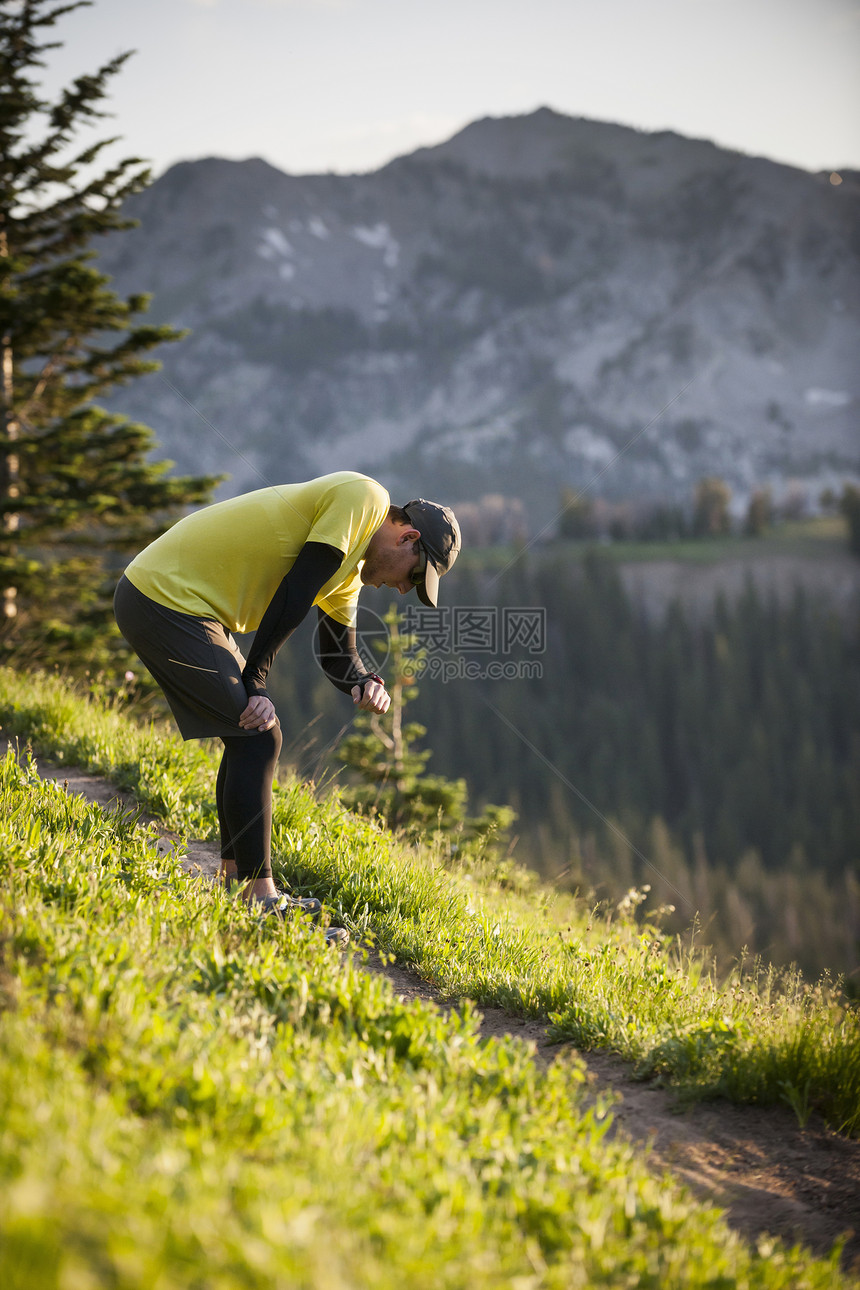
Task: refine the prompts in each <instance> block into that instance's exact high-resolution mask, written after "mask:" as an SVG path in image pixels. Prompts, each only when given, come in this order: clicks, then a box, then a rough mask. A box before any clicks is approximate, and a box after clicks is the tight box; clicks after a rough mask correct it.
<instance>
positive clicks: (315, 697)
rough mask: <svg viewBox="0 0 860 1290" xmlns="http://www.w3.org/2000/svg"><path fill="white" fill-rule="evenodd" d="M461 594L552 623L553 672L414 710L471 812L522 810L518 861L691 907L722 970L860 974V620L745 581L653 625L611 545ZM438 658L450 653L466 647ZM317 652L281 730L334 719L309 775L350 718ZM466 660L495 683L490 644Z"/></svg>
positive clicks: (298, 667)
mask: <svg viewBox="0 0 860 1290" xmlns="http://www.w3.org/2000/svg"><path fill="white" fill-rule="evenodd" d="M451 581H452V583H453V582H454V575H452V576H451ZM451 590H452V591H453V592H454V598H455V601H456V604H457V605H458V606H461V607H463V606H470V605H472V606H477V607H480V606H490V607H494V609H495V610H496V612H497V613H499V614H501V612H502V611H503V610H504V609H505V608H508V609H511V608H517V607H534V608H541V609H544V610H545V614H546V638H545V649H544V652H543V653H541V654H540V655H539V656H536V655H529V657H528V661H529V664H530V668H529V669H524V671H529V670H530V671H532V672H533V671H534V668H533V666H531V665H533V664H534V662H536V661H539V662H540V664H541V671H542V675H541V676H539V677H537V676H534V675H532V676H531V677H530V678H529V677H528V676H526V675H523V676H522V677H521V678H520V679H508V680H490V679H477V677H475V678H473V679H466V678H462V677H458V678H457V679H452V680H450V681H448V682H447V683H442V682H441V681H440V680H438V679H437V680H434V679H432V677H431V676H430V675H429V674H428V675H427V676H426V677H425V678H424V680H423V681H422V683H421V685H420V690H419V695H418V697H417V699H416V700H415V701H414V703H413V705H412V706H411V707H410V715H414V716H415V718H416V719H417V720H419V721H421V722H422V723H423V724H424V725H426V727H427V730H428V734H427V743H428V745H429V746H430V747H432V749H433V757H432V759H431V761H430V766H429V769H430V770H432V771H435V772H436V773H438V774H443V775H446V776H451V777H459V776H463V777H465V779H466V780H467V782H468V783H469V785H470V788H471V790H472V793H473V794H474V797H475V804H476V805H477V804H479V803H480V802H482V801H491V802H498V803H509V804H510V805H511V806H513V807H514V808H515V809H516V811H517V812H518V814H519V821H518V824H517V826H515V827H516V831H517V833H518V835H519V841H518V844H517V847H516V856H517V858H518V859H519V860H520V861H521V862H522V863H527V864H531V865H532V866H533V867H535V868H537V869H538V870H540V871H541V872H542V873H543V874H544V875H545V876H557V875H558V876H559V877H558V881H559V882H560V883H562V884H563V885H564V886H569V887H579V888H580V889H583V890H586V891H588V890H592V889H593V890H594V891H595V893H596V895H597V896H601V897H603V898H606V899H611V900H617V899H621V898H622V897H623V895H624V892H625V891H626V889H627V887H628V886H629V885H637V886H640V887H641V886H642V885H643V884H645V883H650V884H651V887H652V893H651V900H652V903H654V902H655V901H657V902H658V903H659V902H663V903H667V904H674V905H675V906H676V911H675V914H674V915H673V922H672V925H673V926H675V927H677V928H678V930H680V929H681V928H682V927H685V926H688V925H689V924H690V921H691V919H692V917H693V915H694V914H696V913H697V914H698V915H699V917H700V921H702V922H703V923H704V924H705V926H704V931H703V937H704V939H705V940H706V941H708V942H709V943H711V944H714V945H715V947H716V948H717V949H718V950H719V952H720V954H721V955H722V956H723V957H724V958H725V957H729V958H730V957H732V956H733V955H736V954H738V953H739V952H740V950H741V949H742V948H743V947H744V946H746V947H748V948H749V949H750V950H751V951H753V952H760V953H762V954H763V955H765V957H767V958H768V959H770V960H772V961H776V962H788V961H791V960H794V961H797V962H798V963H800V965H801V966H802V967H804V968H805V969H806V970H807V971H812V972H815V971H818V970H822V969H824V968H830V969H832V970H834V971H845V972H849V971H851V970H853V969H854V968H856V967H857V965H858V961H860V959H858V942H859V941H860V882H858V878H857V860H858V856H860V794H858V791H857V789H858V785H860V684H858V675H860V672H858V663H860V633H858V630H857V624H855V625H854V627H853V628H846V625H845V623H844V621H840V620H839V619H837V617H836V615H835V614H833V613H831V611H830V610H829V608H828V607H827V605H826V604H825V603H824V602H820V601H818V600H816V599H814V598H811V597H810V596H809V595H807V594H804V593H803V592H802V591H801V590H798V591H797V592H796V594H795V596H794V598H793V600H792V601H791V602H790V603H779V602H777V601H776V600H775V599H768V598H765V597H763V596H762V594H761V593H760V592H758V591H756V590H755V588H754V587H753V586H752V584H750V585H749V587H748V588H747V590H746V591H745V593H744V594H743V595H742V596H741V597H740V598H739V599H738V600H737V601H736V602H734V603H731V604H729V603H727V602H726V601H725V600H723V599H718V600H717V601H716V603H715V605H714V610H713V614H712V616H711V617H710V619H708V620H707V621H701V620H700V619H698V618H697V619H696V620H695V621H693V620H692V619H690V618H688V617H687V616H686V615H685V613H684V611H683V609H682V608H681V606H680V605H678V604H675V605H674V606H673V607H672V608H671V610H670V611H669V612H668V614H667V615H666V616H665V618H664V619H662V620H658V621H654V620H653V619H650V620H649V618H647V617H646V616H645V614H644V613H642V612H640V611H639V610H638V609H637V608H636V607H635V606H634V603H633V602H632V601H631V600H630V599H629V598H628V596H627V595H626V593H625V591H624V588H623V586H622V583H621V580H620V578H619V575H618V572H617V569H616V567H615V565H614V563H613V562H612V561H610V560H609V559H607V558H605V557H603V556H601V555H600V554H597V553H591V554H589V555H588V557H587V558H586V559H585V561H584V562H582V563H581V564H580V563H579V562H577V564H576V565H574V564H572V563H571V562H569V561H567V560H565V558H564V555H563V554H562V553H561V552H556V553H552V552H551V551H545V552H543V553H541V554H540V555H539V556H534V557H532V556H527V557H523V558H521V559H520V560H518V561H517V562H516V563H515V564H514V565H513V566H512V567H511V568H510V569H509V570H508V571H507V572H505V573H504V574H503V575H502V576H500V577H496V576H495V575H493V574H491V573H489V572H484V573H482V572H480V571H476V570H475V569H464V570H463V571H462V572H459V573H458V576H457V578H456V583H455V586H454V587H452V588H451ZM402 604H405V602H402ZM439 644H440V645H441V653H440V647H439V645H437V647H436V654H437V657H440V656H445V650H446V647H450V645H451V644H452V642H451V640H450V639H448V638H444V639H442V640H441V642H440V643H439ZM499 649H501V646H499ZM433 652H434V651H433V650H432V649H431V658H432V657H433ZM307 653H308V651H306V650H302V649H293V650H292V651H291V654H292V658H291V660H290V667H282V668H280V669H279V675H280V677H281V678H282V679H281V681H280V682H279V685H281V686H283V689H282V690H280V691H279V693H280V696H281V697H282V699H283V701H284V704H283V706H284V718H285V726H286V727H287V731H288V737H289V730H290V727H292V729H293V732H294V734H295V735H299V725H298V723H299V722H300V721H301V716H304V719H305V720H306V721H309V720H310V719H311V718H312V716H313V715H314V714H315V713H316V712H318V711H319V710H320V706H322V708H323V709H324V710H325V712H326V714H327V716H326V717H324V718H323V719H322V720H320V721H318V722H317V724H316V725H315V726H313V727H311V729H310V730H309V731H307V732H305V734H304V735H302V736H300V742H301V739H302V738H304V737H307V739H308V740H309V742H308V744H307V745H306V746H305V748H304V750H302V749H301V748H300V747H294V752H296V753H298V754H299V757H298V760H300V761H303V763H304V766H303V768H304V769H305V770H307V769H314V767H315V766H316V768H319V766H320V764H321V763H320V761H319V757H320V754H321V753H322V751H323V747H324V743H325V740H326V739H327V738H330V737H331V736H332V734H333V733H335V732H336V728H337V727H336V726H335V724H334V722H335V721H338V720H339V721H341V722H342V721H347V720H348V719H349V712H347V711H344V709H343V707H342V704H339V703H338V702H337V695H335V694H334V693H333V692H332V694H331V696H329V695H328V694H327V693H326V684H327V683H326V682H325V681H324V680H323V679H322V678H321V677H320V676H319V674H317V678H316V679H315V678H314V677H313V676H312V675H310V674H308V672H307V671H306V669H307V668H308V666H309V663H308V658H307ZM516 657H517V655H516V650H514V651H513V652H512V653H511V655H510V658H509V660H508V661H509V662H515V661H516ZM466 658H467V659H470V660H471V662H472V663H473V664H475V669H473V670H475V671H477V672H479V673H480V674H481V675H484V674H485V673H486V663H487V661H488V655H487V654H486V652H484V653H483V654H480V653H476V654H473V655H466ZM511 670H513V669H511ZM451 671H452V672H453V671H454V669H453V668H452V669H451ZM288 691H289V692H288ZM488 705H492V707H491V706H488ZM494 709H495V711H494ZM291 714H292V717H291ZM300 714H301V715H300ZM292 718H295V720H294V719H292ZM332 718H334V721H333V720H332ZM314 732H317V734H318V738H317V740H316V741H315V742H314V740H313V733H314Z"/></svg>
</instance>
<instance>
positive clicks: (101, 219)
mask: <svg viewBox="0 0 860 1290" xmlns="http://www.w3.org/2000/svg"><path fill="white" fill-rule="evenodd" d="M79 7H81V5H80V4H79V3H71V4H61V5H56V4H51V3H49V0H19V2H18V3H14V4H13V3H10V2H9V0H0V353H1V354H2V381H0V588H2V589H3V591H2V597H3V606H2V612H0V648H2V653H3V654H5V656H6V657H9V656H12V655H13V654H14V655H17V656H19V657H20V656H22V655H24V656H26V658H27V659H28V660H32V661H35V662H37V663H39V664H42V665H44V664H48V663H55V662H61V663H63V664H64V665H66V666H72V667H76V668H78V669H80V668H83V667H84V666H104V665H106V664H108V663H109V662H110V659H111V657H112V655H113V654H114V653H115V652H116V651H117V650H119V649H120V648H121V642H120V639H119V636H118V634H117V633H116V630H115V628H114V627H113V618H112V614H111V612H110V594H111V592H112V587H113V583H114V581H115V576H116V573H117V571H118V568H119V567H121V564H122V556H123V554H124V553H128V552H131V551H136V550H138V549H139V548H140V547H142V546H144V545H146V543H147V542H149V541H151V540H152V538H154V537H155V536H157V535H158V534H159V533H160V532H162V531H163V530H164V528H165V527H167V525H168V523H169V521H170V520H171V518H173V517H175V515H176V513H177V512H178V511H181V510H182V509H184V508H185V507H186V506H188V505H190V504H196V503H200V502H203V501H206V500H208V499H209V495H210V493H211V488H212V486H213V484H214V483H215V482H217V481H215V480H213V479H211V478H202V477H201V478H169V477H168V475H167V471H168V469H169V466H170V464H171V463H168V462H161V463H158V464H152V463H150V462H148V461H147V459H146V458H147V454H148V453H149V452H150V451H151V449H152V448H153V446H154V437H153V435H152V433H151V431H150V430H148V429H147V428H146V427H145V426H142V425H137V424H132V423H130V422H129V421H127V420H125V419H124V418H122V417H120V416H117V415H115V414H112V413H110V412H107V411H106V410H105V409H103V408H101V407H99V406H98V405H97V404H96V403H95V402H94V400H96V399H97V398H99V397H100V396H102V395H104V394H105V393H106V392H107V391H109V390H111V389H113V388H114V387H116V386H119V385H122V384H125V383H126V382H127V381H129V380H131V379H132V378H134V377H135V376H138V375H140V374H141V373H143V372H148V371H152V370H154V369H155V368H157V367H158V366H159V365H158V363H155V362H153V361H151V360H150V359H147V358H145V357H144V355H146V354H147V353H148V352H149V351H150V350H152V349H153V348H154V347H155V346H156V345H158V344H160V343H161V342H162V341H170V340H177V339H179V337H180V335H181V333H179V332H176V331H175V330H173V329H172V328H170V327H165V326H160V327H158V326H145V325H136V324H135V323H134V322H133V319H134V316H135V315H137V314H140V313H141V312H143V311H144V310H145V309H146V307H147V304H148V298H147V297H145V296H142V295H134V296H131V297H129V298H128V299H126V300H123V299H120V298H119V297H118V296H117V295H116V294H115V293H114V292H113V291H112V290H111V289H110V287H109V285H108V283H109V280H108V278H107V277H106V276H105V275H103V274H101V273H99V272H98V270H97V269H96V268H95V266H94V265H93V263H92V261H93V258H94V252H93V251H92V250H91V249H90V243H91V241H92V239H93V238H94V237H98V236H104V235H105V234H109V233H113V232H115V231H118V230H121V229H126V228H129V227H131V226H132V224H133V221H131V220H128V219H126V218H124V217H123V215H122V214H121V207H122V204H123V202H124V201H125V199H126V198H127V197H128V196H130V195H131V194H132V193H136V192H138V191H139V190H141V189H142V188H144V187H145V186H146V184H147V183H148V182H149V172H148V171H147V170H146V169H145V168H143V167H142V165H141V163H140V161H139V160H137V159H136V158H131V159H127V160H124V161H121V162H119V163H117V164H115V165H112V166H110V167H108V168H106V169H104V170H103V171H102V172H101V173H100V174H99V173H96V172H97V171H98V169H99V166H98V164H97V163H98V162H99V157H100V154H101V152H102V150H103V149H104V148H105V147H106V146H107V145H108V144H111V143H113V142H114V140H113V139H102V140H100V141H99V142H90V143H83V144H81V143H79V142H78V136H79V135H80V134H81V132H82V131H85V130H86V129H87V128H88V127H90V126H92V125H93V123H94V122H95V121H96V120H97V119H99V118H101V117H103V116H104V115H106V114H105V113H104V112H103V111H102V110H100V104H101V103H102V100H103V99H104V98H105V96H106V92H107V86H108V82H109V81H110V79H111V77H113V76H114V75H115V74H116V73H117V72H118V71H119V70H120V68H121V67H122V65H123V63H124V62H125V60H126V58H127V57H128V55H126V54H123V55H120V56H118V57H116V58H114V59H112V60H111V61H110V62H109V63H106V64H105V65H104V66H103V67H101V68H100V69H99V70H98V71H96V72H95V73H93V74H91V75H85V76H81V77H79V78H77V79H76V80H75V81H74V82H73V84H72V85H71V86H69V87H67V88H66V89H64V90H63V91H62V92H61V93H60V95H59V96H58V98H57V99H56V101H55V102H48V101H46V100H45V99H44V98H43V97H42V96H41V94H40V91H39V87H38V82H37V75H38V69H40V68H42V67H43V66H44V60H43V55H44V54H45V52H46V51H48V50H50V49H53V48H56V47H57V42H53V43H49V42H48V41H47V40H46V36H47V35H48V33H49V32H50V29H51V28H53V27H54V26H55V24H56V23H57V21H58V20H59V19H60V18H61V17H63V16H65V15H66V14H68V13H71V12H72V11H73V10H74V9H77V8H79Z"/></svg>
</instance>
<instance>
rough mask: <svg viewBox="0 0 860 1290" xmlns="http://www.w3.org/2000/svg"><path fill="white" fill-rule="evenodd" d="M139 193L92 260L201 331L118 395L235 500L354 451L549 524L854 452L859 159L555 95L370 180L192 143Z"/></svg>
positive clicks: (834, 461)
mask: <svg viewBox="0 0 860 1290" xmlns="http://www.w3.org/2000/svg"><path fill="white" fill-rule="evenodd" d="M128 211H129V214H130V215H133V216H134V217H136V218H137V219H139V220H140V227H139V228H137V229H135V230H133V231H131V232H126V233H123V234H121V235H118V236H115V237H113V238H112V239H111V240H110V242H109V243H108V245H107V246H106V247H105V250H104V252H103V254H102V256H101V261H100V263H101V266H102V267H103V268H104V269H105V270H106V271H107V272H109V273H110V274H111V275H112V277H113V278H114V282H115V285H116V287H117V289H118V290H120V291H124V292H125V291H131V290H144V291H150V292H152V293H153V297H154V299H153V315H154V317H155V318H157V319H158V320H159V321H162V320H163V321H170V322H172V323H174V324H176V325H178V326H188V327H190V328H191V329H192V336H191V337H190V338H189V339H188V340H186V341H185V342H183V343H182V344H181V345H179V346H176V347H169V348H167V349H165V350H164V351H162V357H163V360H164V365H165V373H164V374H165V377H166V378H167V381H165V380H161V379H160V378H159V377H158V376H154V377H148V378H145V379H144V380H143V381H141V382H138V383H136V385H135V386H134V387H133V388H131V389H129V390H127V391H123V392H122V393H121V394H120V395H119V396H118V397H117V399H116V400H115V401H114V402H115V404H116V405H117V406H119V407H121V408H122V409H123V410H126V411H128V412H129V413H130V414H131V415H134V416H137V417H140V418H141V419H143V420H145V421H147V422H148V423H149V424H151V425H153V428H154V429H155V431H156V434H157V436H158V438H159V440H160V443H161V445H162V449H163V451H164V453H165V455H167V456H169V457H171V458H173V459H175V460H176V461H177V463H178V464H179V466H180V467H181V468H183V469H190V468H194V469H200V468H205V469H207V470H213V469H214V470H225V469H226V470H230V471H232V473H233V479H232V480H231V482H230V484H229V485H228V486H226V488H225V489H224V490H223V491H224V495H226V494H227V493H228V492H235V491H240V490H242V489H244V488H247V487H256V486H259V483H260V482H261V481H262V480H265V481H266V482H279V481H282V480H284V479H287V478H299V477H301V476H302V475H305V474H307V473H308V472H312V473H321V472H322V471H323V470H325V469H333V468H336V467H337V468H340V467H342V466H349V467H352V468H355V469H363V470H368V471H369V473H371V474H375V475H377V476H378V477H379V478H380V479H381V480H382V482H383V483H385V484H386V485H387V486H389V487H391V488H394V489H395V491H404V492H406V491H408V492H410V494H411V493H414V491H415V490H416V489H418V490H419V491H423V492H425V493H426V492H429V491H430V489H431V488H432V489H435V490H436V491H440V490H444V491H445V492H446V495H447V496H449V497H450V498H451V500H452V501H456V500H458V499H460V498H467V497H472V496H475V495H480V494H481V493H493V492H495V493H503V494H507V495H509V496H512V497H514V496H516V497H519V498H521V499H522V500H523V502H524V504H525V506H526V508H527V509H528V510H529V511H530V512H531V514H532V515H535V514H536V513H537V512H538V511H539V510H544V509H545V508H546V505H547V498H548V497H550V498H552V499H553V501H555V499H556V498H557V496H558V493H559V490H560V489H561V488H562V487H564V486H568V487H573V488H586V489H588V488H591V489H592V491H595V492H603V493H604V494H605V495H608V496H612V497H615V498H622V497H628V498H629V497H637V498H639V497H644V498H647V497H652V498H656V497H661V498H667V499H672V500H683V499H686V498H688V497H689V495H690V492H691V490H692V488H693V486H694V484H695V482H696V480H697V479H698V478H700V477H701V476H702V475H705V474H721V475H723V476H724V477H726V478H727V480H728V482H729V483H730V485H731V486H732V488H733V489H734V490H735V493H736V495H737V498H738V499H739V501H740V499H742V498H743V497H744V496H745V495H746V494H748V493H749V492H750V491H752V490H753V489H754V488H755V487H757V486H760V485H763V484H771V485H772V486H773V487H774V488H775V490H776V491H777V492H779V491H780V490H781V489H783V488H785V487H786V486H787V485H788V482H789V481H790V480H796V479H797V478H801V479H805V480H806V481H807V482H808V484H809V489H810V495H811V496H817V492H819V491H820V489H821V488H822V487H824V486H825V485H829V486H836V487H838V486H839V484H840V482H841V480H842V479H844V478H855V477H857V475H858V471H860V446H858V435H857V406H858V402H860V376H858V364H857V362H856V354H857V352H858V348H860V345H858V342H860V236H858V234H857V231H856V230H857V227H858V225H860V221H858V220H857V215H858V213H860V180H858V178H857V177H856V176H855V175H854V173H853V172H846V173H844V174H843V175H842V182H841V184H839V185H835V184H833V183H831V182H830V179H829V178H828V177H827V176H825V175H815V174H811V173H809V172H806V171H800V170H797V169H795V168H793V167H790V166H786V165H784V164H782V163H778V162H771V161H768V160H766V159H761V158H753V157H748V156H746V155H745V154H742V153H737V152H730V151H728V150H726V149H722V148H719V147H717V146H716V145H714V144H712V143H709V142H707V141H700V140H689V139H684V138H683V137H682V136H679V135H675V134H673V133H672V132H667V131H664V132H661V133H658V134H650V133H647V132H644V131H637V130H632V129H630V128H629V127H625V126H618V125H613V124H611V123H606V122H591V121H588V120H585V119H583V118H568V117H564V116H562V115H561V114H559V113H556V112H553V111H552V110H551V109H539V110H538V111H537V112H535V113H532V114H530V115H528V116H524V117H508V118H483V119H482V120H480V121H476V122H473V123H472V124H470V125H468V126H466V127H465V128H464V129H463V130H461V131H459V132H458V133H457V134H455V135H454V136H453V137H452V138H451V139H449V140H447V141H446V142H444V143H442V144H438V145H434V146H433V147H429V148H421V149H418V150H417V151H416V152H414V153H412V154H408V155H406V156H402V157H398V158H395V159H393V160H392V161H391V162H389V163H387V165H385V166H384V167H382V168H381V169H380V170H378V171H374V172H371V173H368V174H361V175H349V176H344V175H305V176H297V175H288V174H285V173H283V172H281V171H279V170H277V168H276V167H273V166H271V165H270V164H269V163H268V162H266V161H264V160H262V159H260V158H255V159H251V160H248V161H242V162H234V161H226V160H224V159H219V158H206V159H202V160H199V161H194V162H180V163H177V165H176V166H174V167H171V169H170V170H168V171H167V172H166V173H165V174H164V175H163V176H161V177H160V178H159V179H158V180H157V181H156V182H155V183H154V184H153V186H152V187H151V188H150V189H149V190H147V191H146V192H145V193H143V194H141V195H140V196H138V197H137V198H135V199H134V200H133V201H132V202H129V204H128ZM167 382H169V384H167ZM171 387H175V389H176V390H179V391H181V393H182V395H183V396H184V398H185V399H187V400H188V401H189V402H190V404H191V405H193V407H194V408H196V409H197V413H195V412H192V411H191V410H190V408H189V406H187V405H186V404H184V403H182V402H181V401H180V400H179V399H177V397H176V393H175V392H174V389H172V388H171ZM198 414H199V415H198ZM204 418H205V420H204ZM207 422H209V423H211V424H212V425H214V426H216V427H217V428H218V431H219V433H218V434H213V433H212V430H211V428H209V426H207ZM226 440H229V441H230V442H235V443H236V446H237V447H238V449H239V450H240V452H241V456H239V455H236V454H234V453H232V452H231V451H230V450H228V449H227V446H226V442H225V441H226ZM249 463H250V464H249Z"/></svg>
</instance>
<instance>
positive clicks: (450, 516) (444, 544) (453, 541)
mask: <svg viewBox="0 0 860 1290" xmlns="http://www.w3.org/2000/svg"><path fill="white" fill-rule="evenodd" d="M401 509H402V510H404V511H405V512H406V514H407V516H408V517H409V523H410V524H411V525H412V526H413V528H416V529H417V530H418V532H419V533H420V534H421V537H420V539H419V547H420V549H421V559H420V561H419V564H418V568H417V569H416V570H415V572H414V573H413V575H412V581H413V582H414V583H415V590H416V592H417V593H418V599H419V600H420V601H421V603H422V604H424V605H429V607H430V608H431V609H435V608H436V600H437V598H438V595H439V579H440V578H441V577H442V574H443V573H447V572H448V570H449V569H450V568H451V565H452V564H453V563H454V561H455V560H456V559H457V556H458V555H459V554H460V547H461V545H462V542H461V539H460V525H459V524H458V523H457V517H456V516H455V514H454V512H453V511H452V510H451V508H450V507H449V506H440V505H439V503H438V502H428V501H427V500H426V498H424V497H416V498H415V500H414V501H411V502H407V503H406V505H405V506H403V507H402V508H401Z"/></svg>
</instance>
